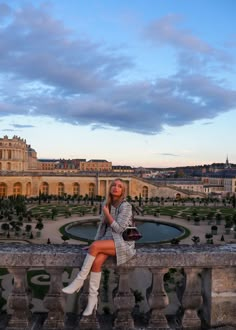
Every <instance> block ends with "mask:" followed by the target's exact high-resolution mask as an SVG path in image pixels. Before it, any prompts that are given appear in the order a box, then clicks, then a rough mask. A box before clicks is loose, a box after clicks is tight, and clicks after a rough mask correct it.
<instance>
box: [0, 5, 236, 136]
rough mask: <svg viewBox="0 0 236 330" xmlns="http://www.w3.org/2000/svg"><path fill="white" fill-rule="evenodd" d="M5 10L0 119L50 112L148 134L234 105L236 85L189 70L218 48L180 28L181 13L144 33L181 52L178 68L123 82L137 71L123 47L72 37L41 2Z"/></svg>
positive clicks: (80, 121) (75, 122) (71, 120)
mask: <svg viewBox="0 0 236 330" xmlns="http://www.w3.org/2000/svg"><path fill="white" fill-rule="evenodd" d="M6 8H7V9H6V10H5V11H4V18H2V19H4V22H5V23H4V24H3V25H2V28H1V30H0V40H1V43H0V51H1V57H0V81H1V85H2V87H0V116H2V117H4V116H11V115H16V114H17V115H27V116H48V117H51V118H53V119H55V120H58V121H60V122H66V123H69V124H72V125H90V127H91V129H92V130H95V129H107V128H112V129H114V130H122V131H127V132H133V133H138V134H146V135H153V134H158V133H160V132H161V131H163V130H164V127H165V126H166V125H169V126H182V125H186V124H191V123H193V122H194V121H196V120H200V119H212V118H214V117H216V116H217V115H219V114H220V113H224V112H226V111H229V110H232V109H235V107H236V91H235V90H232V89H230V88H229V87H228V86H227V83H226V82H225V81H223V80H219V79H216V78H215V77H214V76H213V75H210V74H207V73H206V72H207V71H206V72H204V70H199V71H198V70H197V69H196V70H193V63H194V62H195V63H198V65H196V67H198V66H200V62H199V58H196V56H195V54H196V53H197V54H200V55H201V56H203V57H204V58H203V57H202V60H201V62H205V63H208V61H209V60H212V59H213V58H214V60H215V59H216V58H217V60H219V59H220V56H219V55H220V51H218V50H216V49H214V48H213V47H211V46H210V45H208V44H207V43H206V42H204V41H202V40H201V39H200V38H197V37H195V36H193V35H192V34H191V32H190V31H186V30H183V29H182V30H178V28H177V26H176V24H177V23H179V20H178V19H179V18H178V17H175V16H169V17H165V18H163V19H161V20H159V21H156V22H154V23H152V24H150V25H149V27H148V28H147V29H146V31H145V34H146V36H147V37H148V38H149V39H150V40H152V41H153V42H154V43H155V44H159V45H166V44H168V45H172V46H173V47H175V49H176V50H178V51H179V53H178V61H179V62H178V64H179V70H177V72H175V73H174V74H173V75H172V76H169V77H165V78H160V77H158V73H156V77H157V78H156V79H153V80H152V81H149V80H147V79H145V78H142V79H141V78H140V80H139V81H132V82H130V83H129V84H125V83H122V82H121V81H124V80H121V81H120V80H119V77H122V75H123V76H124V77H126V75H127V73H129V74H131V73H132V70H135V65H134V63H135V59H132V58H130V57H128V56H127V55H124V54H122V51H121V49H114V48H113V49H112V48H109V47H108V45H106V44H103V43H97V42H94V41H92V39H91V40H89V39H88V38H87V39H85V38H82V37H81V36H77V35H75V32H74V31H71V30H69V29H68V28H67V27H66V26H65V25H64V23H63V22H61V21H59V20H56V19H54V18H53V16H52V15H51V13H50V11H49V9H48V7H46V6H39V7H35V6H32V5H28V6H24V7H22V8H20V9H18V10H16V9H13V8H10V7H6ZM0 19H1V18H0ZM221 55H222V53H221ZM221 58H222V57H221ZM184 59H185V61H184ZM183 62H184V63H185V64H183ZM23 126H24V125H23ZM23 126H22V127H23ZM15 127H16V126H15ZM24 127H32V126H30V125H26V126H24ZM18 128H19V126H18Z"/></svg>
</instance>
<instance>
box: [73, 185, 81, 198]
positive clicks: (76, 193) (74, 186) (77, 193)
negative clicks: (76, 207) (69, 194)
mask: <svg viewBox="0 0 236 330" xmlns="http://www.w3.org/2000/svg"><path fill="white" fill-rule="evenodd" d="M79 188H80V187H79V184H78V183H74V184H73V195H76V196H79V193H80V189H79Z"/></svg>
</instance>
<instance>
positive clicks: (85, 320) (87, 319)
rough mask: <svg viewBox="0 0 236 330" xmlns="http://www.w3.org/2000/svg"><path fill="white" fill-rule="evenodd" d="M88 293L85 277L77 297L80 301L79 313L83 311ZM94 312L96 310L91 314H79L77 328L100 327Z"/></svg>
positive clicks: (89, 328) (84, 329) (87, 281)
mask: <svg viewBox="0 0 236 330" xmlns="http://www.w3.org/2000/svg"><path fill="white" fill-rule="evenodd" d="M88 293H89V279H87V280H86V281H85V282H84V286H83V289H82V292H81V294H80V297H79V302H80V304H79V305H80V308H79V311H80V312H81V313H82V312H83V311H84V309H85V308H86V306H87V302H88ZM96 313H97V312H96V311H93V313H92V315H89V316H81V319H80V322H79V328H78V329H83V330H91V329H100V324H99V321H98V319H97V315H96Z"/></svg>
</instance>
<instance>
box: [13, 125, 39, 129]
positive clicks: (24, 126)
mask: <svg viewBox="0 0 236 330" xmlns="http://www.w3.org/2000/svg"><path fill="white" fill-rule="evenodd" d="M12 126H13V127H15V128H32V127H35V126H34V125H20V124H12Z"/></svg>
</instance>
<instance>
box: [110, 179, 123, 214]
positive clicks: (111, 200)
mask: <svg viewBox="0 0 236 330" xmlns="http://www.w3.org/2000/svg"><path fill="white" fill-rule="evenodd" d="M116 181H120V182H121V184H122V194H121V196H120V198H119V204H120V202H121V201H122V200H123V199H124V198H125V183H124V180H122V179H120V178H117V179H115V180H113V181H112V182H111V184H110V186H109V190H108V195H107V199H106V204H107V206H108V208H109V210H110V209H111V205H112V202H113V196H112V194H111V187H112V186H113V185H114V183H115V182H116Z"/></svg>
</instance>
